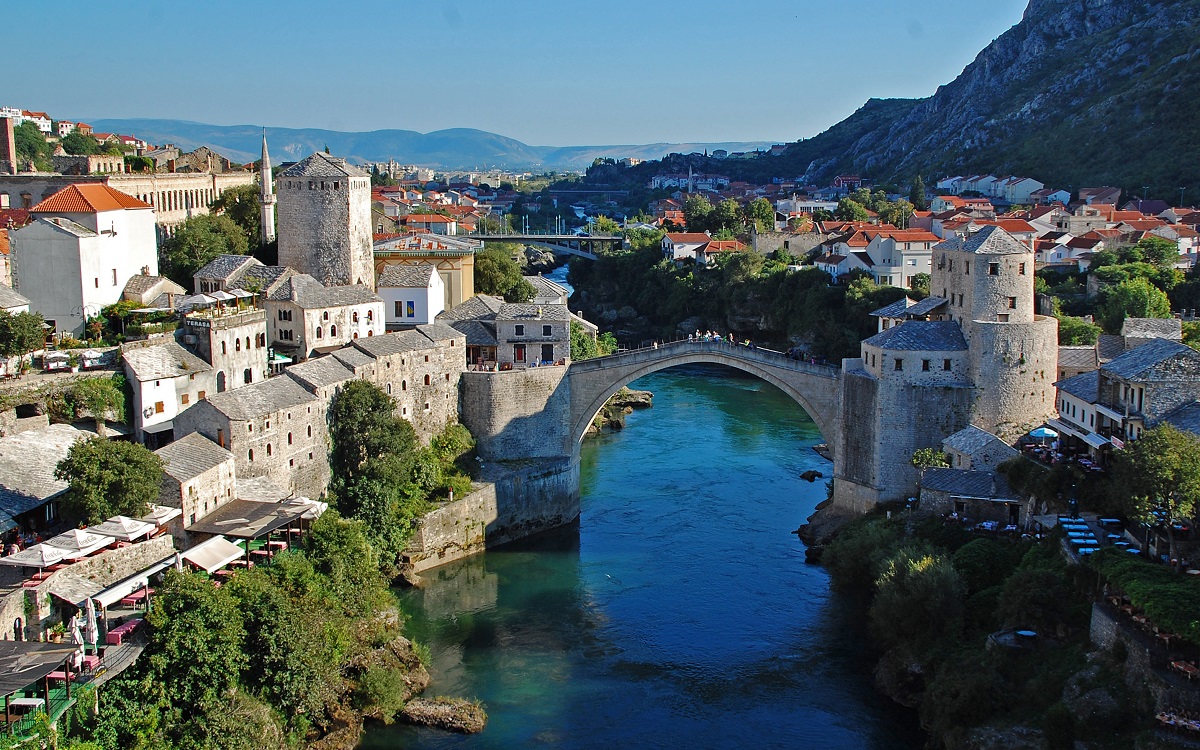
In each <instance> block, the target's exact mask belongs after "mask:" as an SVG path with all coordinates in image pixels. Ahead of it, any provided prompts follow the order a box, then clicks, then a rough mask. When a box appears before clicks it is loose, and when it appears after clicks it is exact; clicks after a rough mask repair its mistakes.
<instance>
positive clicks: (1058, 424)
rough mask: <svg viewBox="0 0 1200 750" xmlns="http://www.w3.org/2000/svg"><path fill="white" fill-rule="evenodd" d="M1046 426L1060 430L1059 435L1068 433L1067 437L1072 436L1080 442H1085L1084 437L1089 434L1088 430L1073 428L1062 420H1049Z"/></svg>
mask: <svg viewBox="0 0 1200 750" xmlns="http://www.w3.org/2000/svg"><path fill="white" fill-rule="evenodd" d="M1046 424H1048V425H1050V426H1051V427H1053V428H1054V429H1056V430H1058V431H1059V433H1066V434H1067V435H1072V436H1074V437H1077V438H1079V439H1080V440H1083V436H1084V435H1086V434H1087V430H1081V429H1079V428H1078V427H1073V426H1071V425H1069V424H1067V423H1066V422H1064V421H1062V420H1061V419H1047V420H1046ZM1030 434H1032V433H1030Z"/></svg>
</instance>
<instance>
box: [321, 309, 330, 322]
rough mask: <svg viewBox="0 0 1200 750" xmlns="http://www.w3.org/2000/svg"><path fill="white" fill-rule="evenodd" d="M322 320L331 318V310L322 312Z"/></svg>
mask: <svg viewBox="0 0 1200 750" xmlns="http://www.w3.org/2000/svg"><path fill="white" fill-rule="evenodd" d="M321 320H329V311H328V310H326V311H325V312H323V313H321Z"/></svg>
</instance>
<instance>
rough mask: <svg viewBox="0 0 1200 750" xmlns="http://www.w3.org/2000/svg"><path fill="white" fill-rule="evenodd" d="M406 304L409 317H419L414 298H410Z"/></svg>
mask: <svg viewBox="0 0 1200 750" xmlns="http://www.w3.org/2000/svg"><path fill="white" fill-rule="evenodd" d="M405 304H406V310H407V311H408V317H410V318H415V317H417V304H416V303H415V302H413V301H412V300H409V301H408V302H407V303H405Z"/></svg>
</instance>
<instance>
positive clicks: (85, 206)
mask: <svg viewBox="0 0 1200 750" xmlns="http://www.w3.org/2000/svg"><path fill="white" fill-rule="evenodd" d="M125 208H152V207H151V205H150V204H149V203H143V202H142V201H140V200H138V199H137V198H134V197H133V196H132V195H127V194H125V193H122V192H121V191H120V190H115V189H113V188H111V187H109V186H108V185H103V184H100V183H79V184H75V185H68V186H67V187H65V188H63V189H62V190H59V191H58V192H57V193H55V194H54V195H52V196H50V197H49V198H47V199H46V200H44V201H42V202H41V203H39V204H37V205H36V206H34V207H33V208H32V209H30V211H31V212H33V213H54V214H94V213H99V212H101V211H120V210H121V209H125Z"/></svg>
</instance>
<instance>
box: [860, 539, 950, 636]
mask: <svg viewBox="0 0 1200 750" xmlns="http://www.w3.org/2000/svg"><path fill="white" fill-rule="evenodd" d="M965 601H966V586H965V584H964V583H963V580H962V576H960V575H959V573H958V571H957V570H955V569H954V565H953V564H952V563H951V562H950V560H949V558H946V557H944V556H942V555H936V554H931V553H929V552H928V551H926V550H924V549H922V548H920V547H916V548H913V547H905V548H902V549H901V550H899V551H898V552H897V553H896V554H895V555H893V556H892V557H891V558H890V559H889V560H888V561H887V563H886V565H885V567H884V570H883V573H882V574H881V575H880V576H879V580H878V581H877V582H876V592H875V598H874V600H872V602H871V608H870V611H869V616H870V622H871V632H872V633H874V634H875V637H876V638H877V639H878V640H879V641H880V643H882V644H883V645H884V646H886V647H891V646H898V645H902V644H903V645H906V646H909V647H912V648H915V649H917V650H918V651H920V650H922V649H924V648H926V647H928V646H931V645H933V644H935V643H938V642H940V641H944V640H946V639H952V638H955V637H956V636H957V635H958V633H959V631H960V630H961V629H962V615H963V605H964V603H965Z"/></svg>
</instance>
